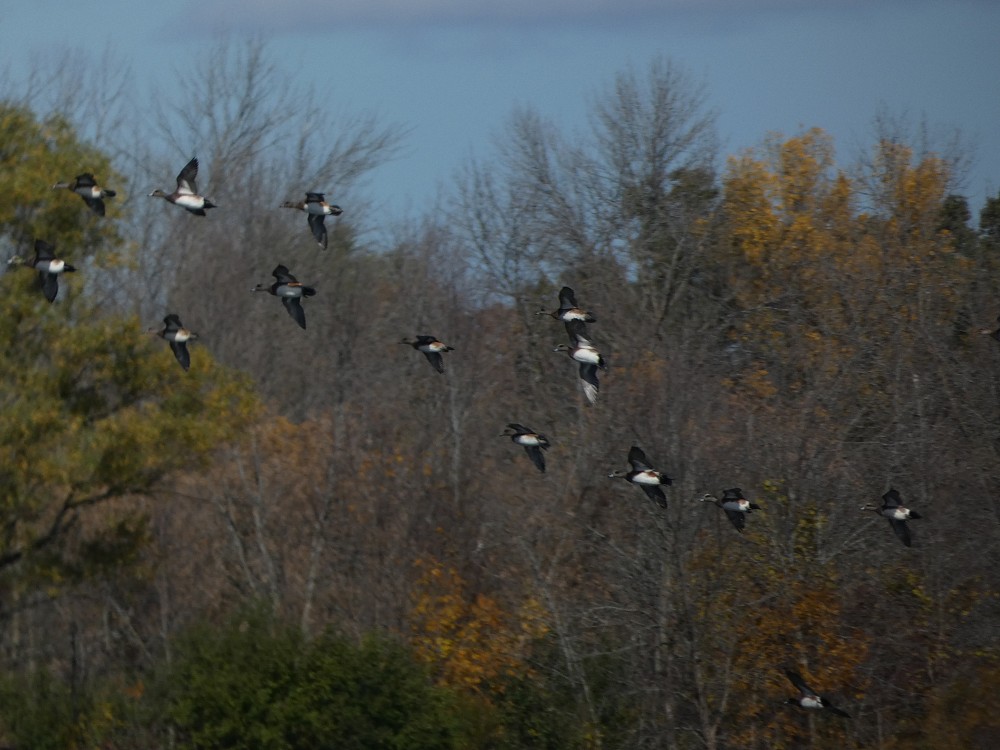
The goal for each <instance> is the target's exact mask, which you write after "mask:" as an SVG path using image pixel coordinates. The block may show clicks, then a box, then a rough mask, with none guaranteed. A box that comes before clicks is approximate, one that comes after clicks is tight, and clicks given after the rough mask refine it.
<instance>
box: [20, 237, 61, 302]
mask: <svg viewBox="0 0 1000 750" xmlns="http://www.w3.org/2000/svg"><path fill="white" fill-rule="evenodd" d="M7 263H8V265H12V266H19V265H23V266H28V268H34V269H35V270H36V271H38V286H40V287H41V289H42V294H44V295H45V299H47V300H48V301H49V302H54V301H55V299H56V295H57V294H59V274H61V273H72V272H73V271H75V270H76V268H75V267H74V266H71V265H70V264H69V263H67V262H66V261H64V260H63V259H62V258H57V257H56V248H55V246H54V245H50V244H49V243H48V242H46V241H45V240H35V255H34V256H33V257H31V258H28V259H27V260H25V259H24V258H21V257H20V256H18V255H15V256H14V257H13V258H11V259H10V260H9V261H7Z"/></svg>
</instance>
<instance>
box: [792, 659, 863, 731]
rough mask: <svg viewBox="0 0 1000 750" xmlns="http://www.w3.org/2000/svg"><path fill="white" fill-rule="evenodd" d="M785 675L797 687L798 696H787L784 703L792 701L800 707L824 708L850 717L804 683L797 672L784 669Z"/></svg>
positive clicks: (849, 716)
mask: <svg viewBox="0 0 1000 750" xmlns="http://www.w3.org/2000/svg"><path fill="white" fill-rule="evenodd" d="M785 675H786V676H787V677H788V679H789V680H790V681H791V683H792V684H793V685H795V687H797V688H798V689H799V693H800V695H799V697H798V698H789V699H787V700H786V701H785V703H794V704H795V705H796V706H801V707H802V708H809V709H814V710H819V709H826V710H827V711H830V712H832V713H835V714H837V716H843V717H845V718H848V719H849V718H851V715H850V714H849V713H847V711H842V710H841V709H839V708H837V707H836V706H834V705H833V704H831V703H830V701H829V700H828V699H827V698H824V697H823V696H822V695H820V694H819V693H817V692H816V691H815V690H813V689H812V688H811V687H809V686H808V685H807V684H806V681H805V680H803V679H802V675H800V674H799V673H798V672H793V671H792V670H790V669H786V670H785Z"/></svg>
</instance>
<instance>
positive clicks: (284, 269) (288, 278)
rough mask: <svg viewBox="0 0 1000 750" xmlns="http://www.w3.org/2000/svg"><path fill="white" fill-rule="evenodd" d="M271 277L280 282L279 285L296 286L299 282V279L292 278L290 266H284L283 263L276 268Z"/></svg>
mask: <svg viewBox="0 0 1000 750" xmlns="http://www.w3.org/2000/svg"><path fill="white" fill-rule="evenodd" d="M271 275H272V276H273V277H274V278H276V279H277V280H278V283H279V284H290V283H291V284H294V283H295V282H297V281H298V279H296V278H295V277H294V276H292V274H291V272H289V270H288V266H284V265H282V264H281V263H279V264H278V265H276V266H275V267H274V270H273V271H271Z"/></svg>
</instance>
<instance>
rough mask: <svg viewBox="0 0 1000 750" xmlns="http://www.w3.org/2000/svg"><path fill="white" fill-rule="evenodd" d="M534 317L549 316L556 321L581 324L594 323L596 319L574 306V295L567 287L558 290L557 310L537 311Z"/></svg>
mask: <svg viewBox="0 0 1000 750" xmlns="http://www.w3.org/2000/svg"><path fill="white" fill-rule="evenodd" d="M535 315H550V316H552V317H553V318H555V319H556V320H561V321H562V322H563V323H568V322H569V321H571V320H579V321H581V322H583V323H596V322H597V318H595V317H594V316H593V315H591V314H590V313H589V312H587V311H586V310H582V309H580V308H579V307H577V305H576V295H575V294H574V292H573V290H572V289H570V288H569V287H568V286H564V287H563V288H562V289H560V290H559V308H558V309H557V310H552V311H551V312H549V311H548V310H539V311H538V312H537V313H535Z"/></svg>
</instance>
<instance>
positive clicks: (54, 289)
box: [38, 271, 59, 302]
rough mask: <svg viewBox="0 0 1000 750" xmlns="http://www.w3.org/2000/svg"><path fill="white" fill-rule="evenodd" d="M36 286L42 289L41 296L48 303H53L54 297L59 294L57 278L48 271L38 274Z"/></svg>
mask: <svg viewBox="0 0 1000 750" xmlns="http://www.w3.org/2000/svg"><path fill="white" fill-rule="evenodd" d="M38 286H40V287H41V289H42V294H44V295H45V299H47V300H48V301H49V302H55V299H56V295H57V294H59V277H58V276H57V275H56V274H54V273H49V272H48V271H39V272H38Z"/></svg>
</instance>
